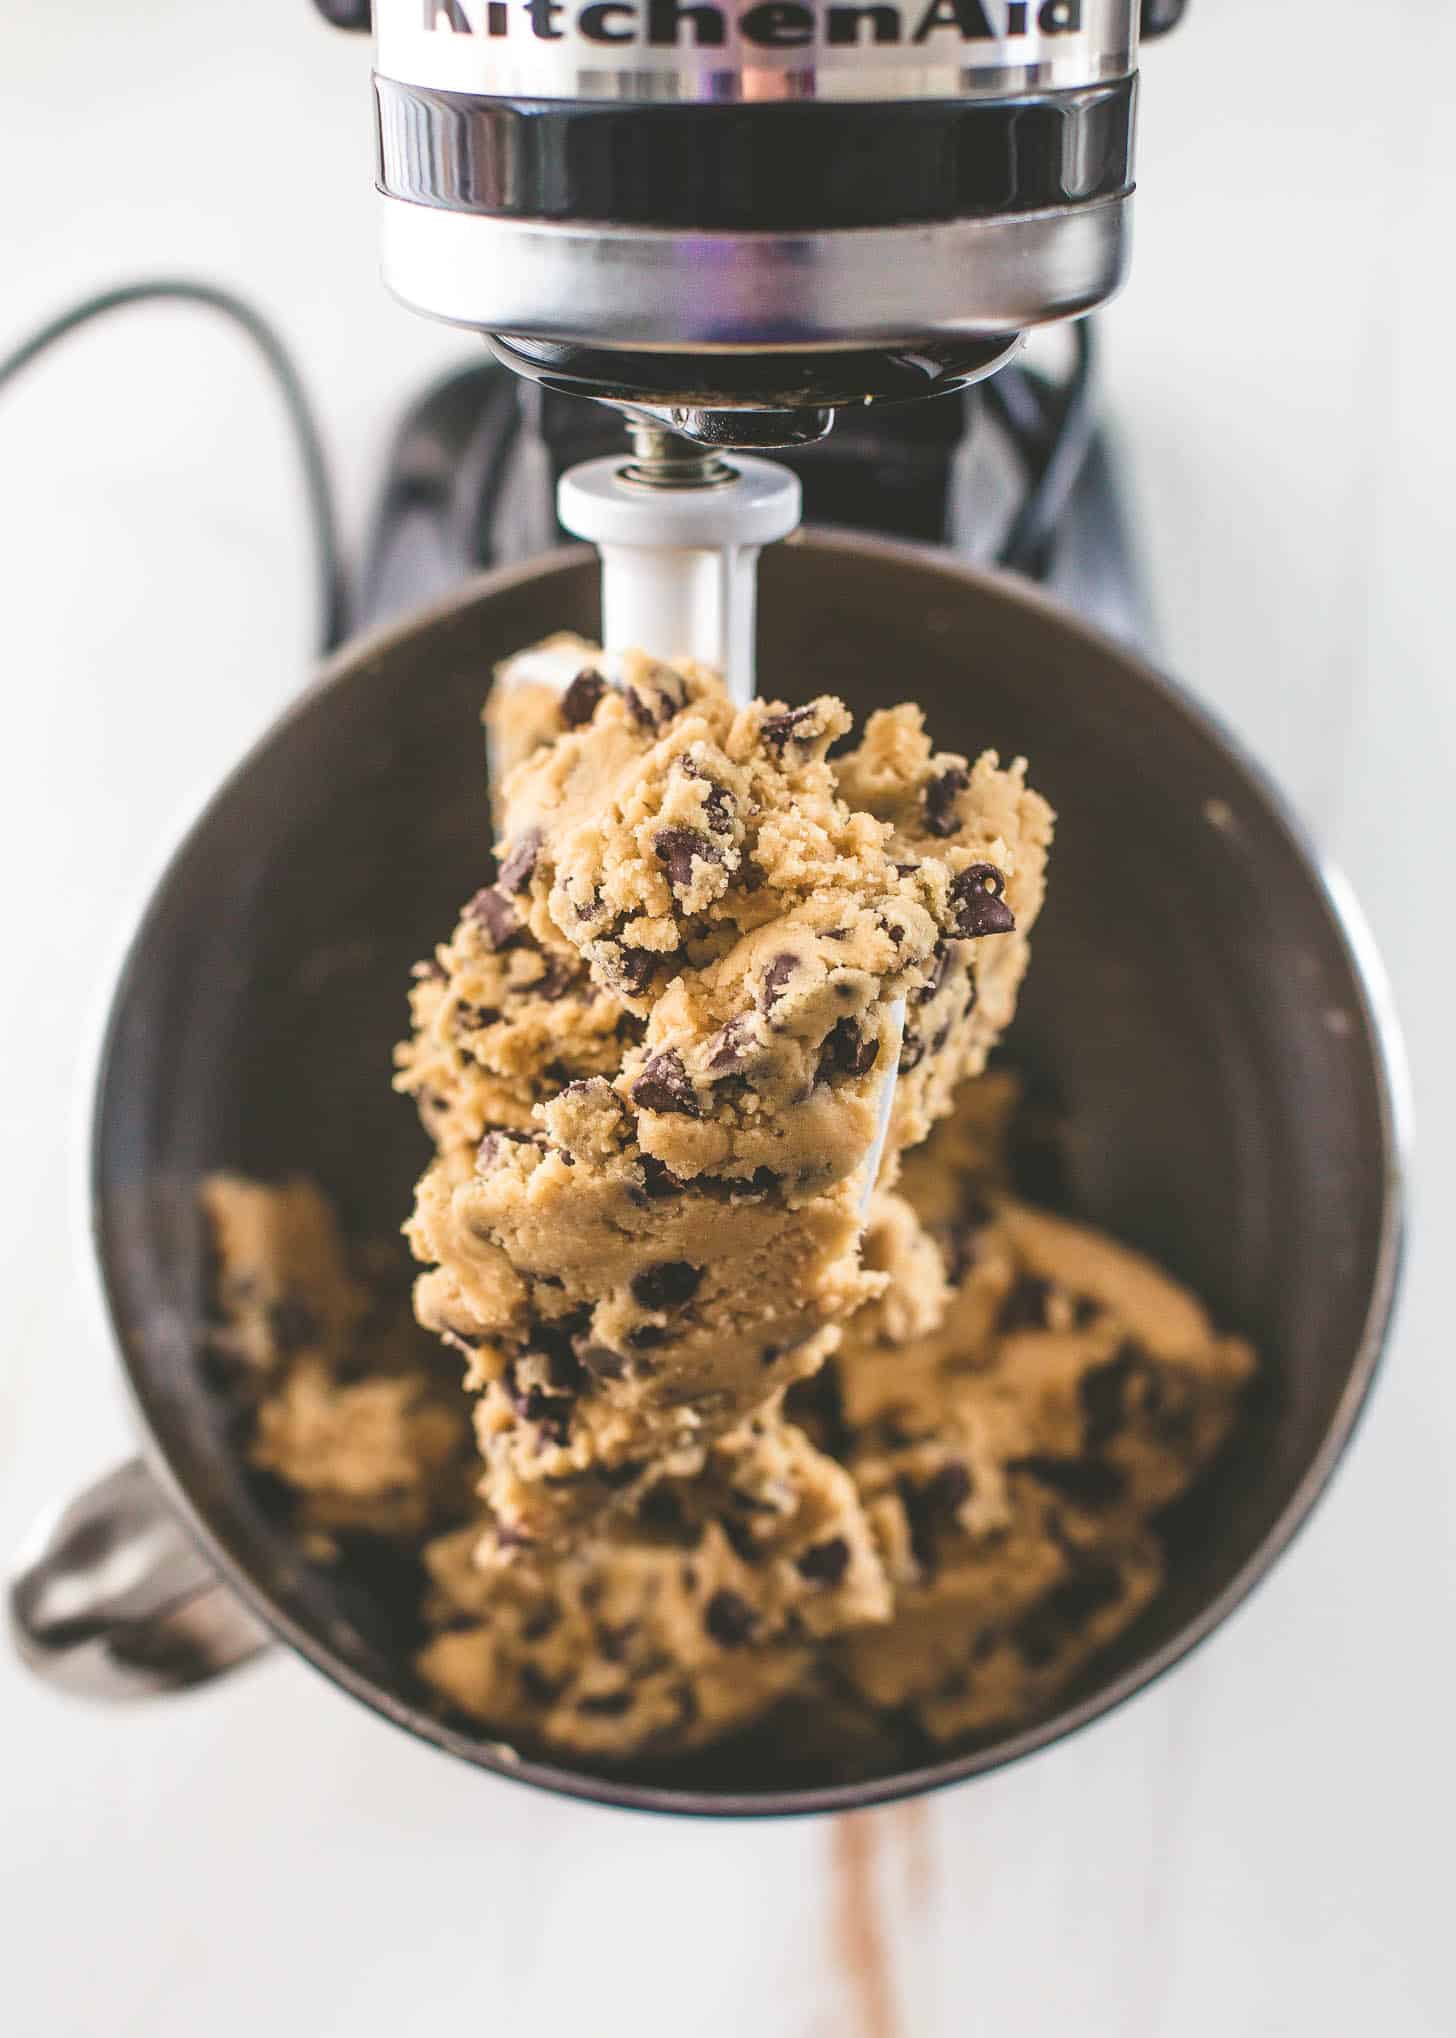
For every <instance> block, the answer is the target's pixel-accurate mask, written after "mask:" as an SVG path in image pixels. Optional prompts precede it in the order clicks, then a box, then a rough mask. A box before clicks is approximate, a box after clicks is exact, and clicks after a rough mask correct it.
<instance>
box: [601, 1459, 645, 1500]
mask: <svg viewBox="0 0 1456 2038" xmlns="http://www.w3.org/2000/svg"><path fill="white" fill-rule="evenodd" d="M644 1470H645V1461H644V1460H643V1459H642V1458H623V1459H622V1460H621V1462H620V1463H619V1464H616V1465H603V1466H602V1468H601V1472H600V1474H599V1475H598V1476H599V1477H600V1479H601V1482H602V1484H603V1486H605V1487H606V1489H607V1491H608V1492H609V1493H620V1492H621V1490H622V1488H623V1487H624V1486H631V1485H634V1484H635V1483H636V1481H637V1480H638V1479H640V1478H641V1477H642V1473H643V1471H644Z"/></svg>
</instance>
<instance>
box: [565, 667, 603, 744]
mask: <svg viewBox="0 0 1456 2038" xmlns="http://www.w3.org/2000/svg"><path fill="white" fill-rule="evenodd" d="M606 690H607V683H606V681H605V680H604V679H603V678H602V676H601V674H600V673H599V672H593V671H592V670H591V668H590V666H588V667H587V668H586V669H585V670H584V671H582V672H579V673H578V674H577V675H576V678H575V679H574V680H573V681H572V682H571V685H570V686H569V687H568V688H567V689H566V692H565V693H564V694H563V695H562V696H561V719H562V721H563V722H564V723H565V724H566V726H567V728H568V729H579V728H581V726H582V725H583V723H585V722H589V721H590V720H591V718H592V716H593V715H594V714H595V713H596V711H597V707H598V705H599V703H600V701H601V698H602V695H603V694H604V693H605V692H606Z"/></svg>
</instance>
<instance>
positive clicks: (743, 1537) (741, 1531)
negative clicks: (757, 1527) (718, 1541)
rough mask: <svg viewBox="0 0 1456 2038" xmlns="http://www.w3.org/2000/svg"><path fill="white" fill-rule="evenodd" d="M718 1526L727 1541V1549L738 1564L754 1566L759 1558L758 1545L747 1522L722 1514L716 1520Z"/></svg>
mask: <svg viewBox="0 0 1456 2038" xmlns="http://www.w3.org/2000/svg"><path fill="white" fill-rule="evenodd" d="M718 1526H719V1528H721V1529H722V1531H723V1533H724V1535H725V1536H726V1537H727V1539H728V1545H729V1548H730V1549H731V1550H732V1552H733V1554H734V1556H735V1557H736V1558H737V1559H738V1561H739V1563H740V1564H756V1563H757V1562H758V1558H759V1548H758V1543H757V1541H756V1539H755V1537H754V1534H753V1530H752V1529H751V1528H750V1527H749V1526H748V1524H747V1522H743V1521H740V1520H739V1519H738V1517H737V1516H736V1515H733V1514H724V1515H720V1516H719V1518H718Z"/></svg>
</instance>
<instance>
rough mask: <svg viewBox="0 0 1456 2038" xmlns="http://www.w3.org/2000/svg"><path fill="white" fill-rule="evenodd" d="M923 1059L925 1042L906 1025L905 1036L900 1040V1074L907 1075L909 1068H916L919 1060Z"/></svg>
mask: <svg viewBox="0 0 1456 2038" xmlns="http://www.w3.org/2000/svg"><path fill="white" fill-rule="evenodd" d="M924 1059H925V1042H924V1041H923V1040H922V1039H921V1038H920V1035H919V1034H918V1033H912V1032H911V1031H910V1029H909V1028H908V1027H907V1028H906V1029H905V1036H904V1038H903V1039H902V1041H901V1042H900V1073H901V1075H902V1076H908V1075H909V1073H910V1071H911V1069H918V1068H919V1066H920V1064H921V1062H923V1061H924Z"/></svg>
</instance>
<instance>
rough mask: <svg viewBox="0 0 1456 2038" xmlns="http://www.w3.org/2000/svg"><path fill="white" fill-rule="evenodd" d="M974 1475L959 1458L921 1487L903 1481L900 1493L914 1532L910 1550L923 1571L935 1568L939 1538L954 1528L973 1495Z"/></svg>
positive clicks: (907, 1519) (910, 1527) (912, 1482)
mask: <svg viewBox="0 0 1456 2038" xmlns="http://www.w3.org/2000/svg"><path fill="white" fill-rule="evenodd" d="M971 1483H972V1482H971V1475H970V1471H969V1469H968V1468H967V1467H966V1466H965V1465H963V1464H962V1463H961V1461H960V1460H959V1458H952V1459H950V1460H949V1461H948V1462H947V1463H946V1464H944V1465H942V1466H941V1468H940V1470H939V1471H938V1472H936V1473H934V1474H932V1476H931V1477H930V1478H929V1479H927V1480H926V1481H925V1483H924V1484H923V1485H921V1486H917V1485H916V1484H915V1482H914V1481H913V1480H912V1479H901V1480H900V1481H899V1494H900V1499H901V1502H902V1504H903V1505H904V1509H905V1521H906V1525H907V1527H908V1528H909V1530H910V1548H911V1550H912V1551H913V1553H914V1556H915V1561H916V1563H917V1564H918V1565H919V1566H920V1568H921V1569H922V1571H929V1570H931V1569H933V1567H934V1564H935V1545H936V1538H937V1536H938V1534H939V1533H940V1531H941V1529H943V1528H948V1527H950V1526H951V1524H952V1522H953V1519H954V1516H955V1514H956V1511H957V1509H958V1508H959V1507H960V1506H961V1505H962V1503H963V1502H964V1501H966V1500H968V1499H969V1498H970V1495H971Z"/></svg>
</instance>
